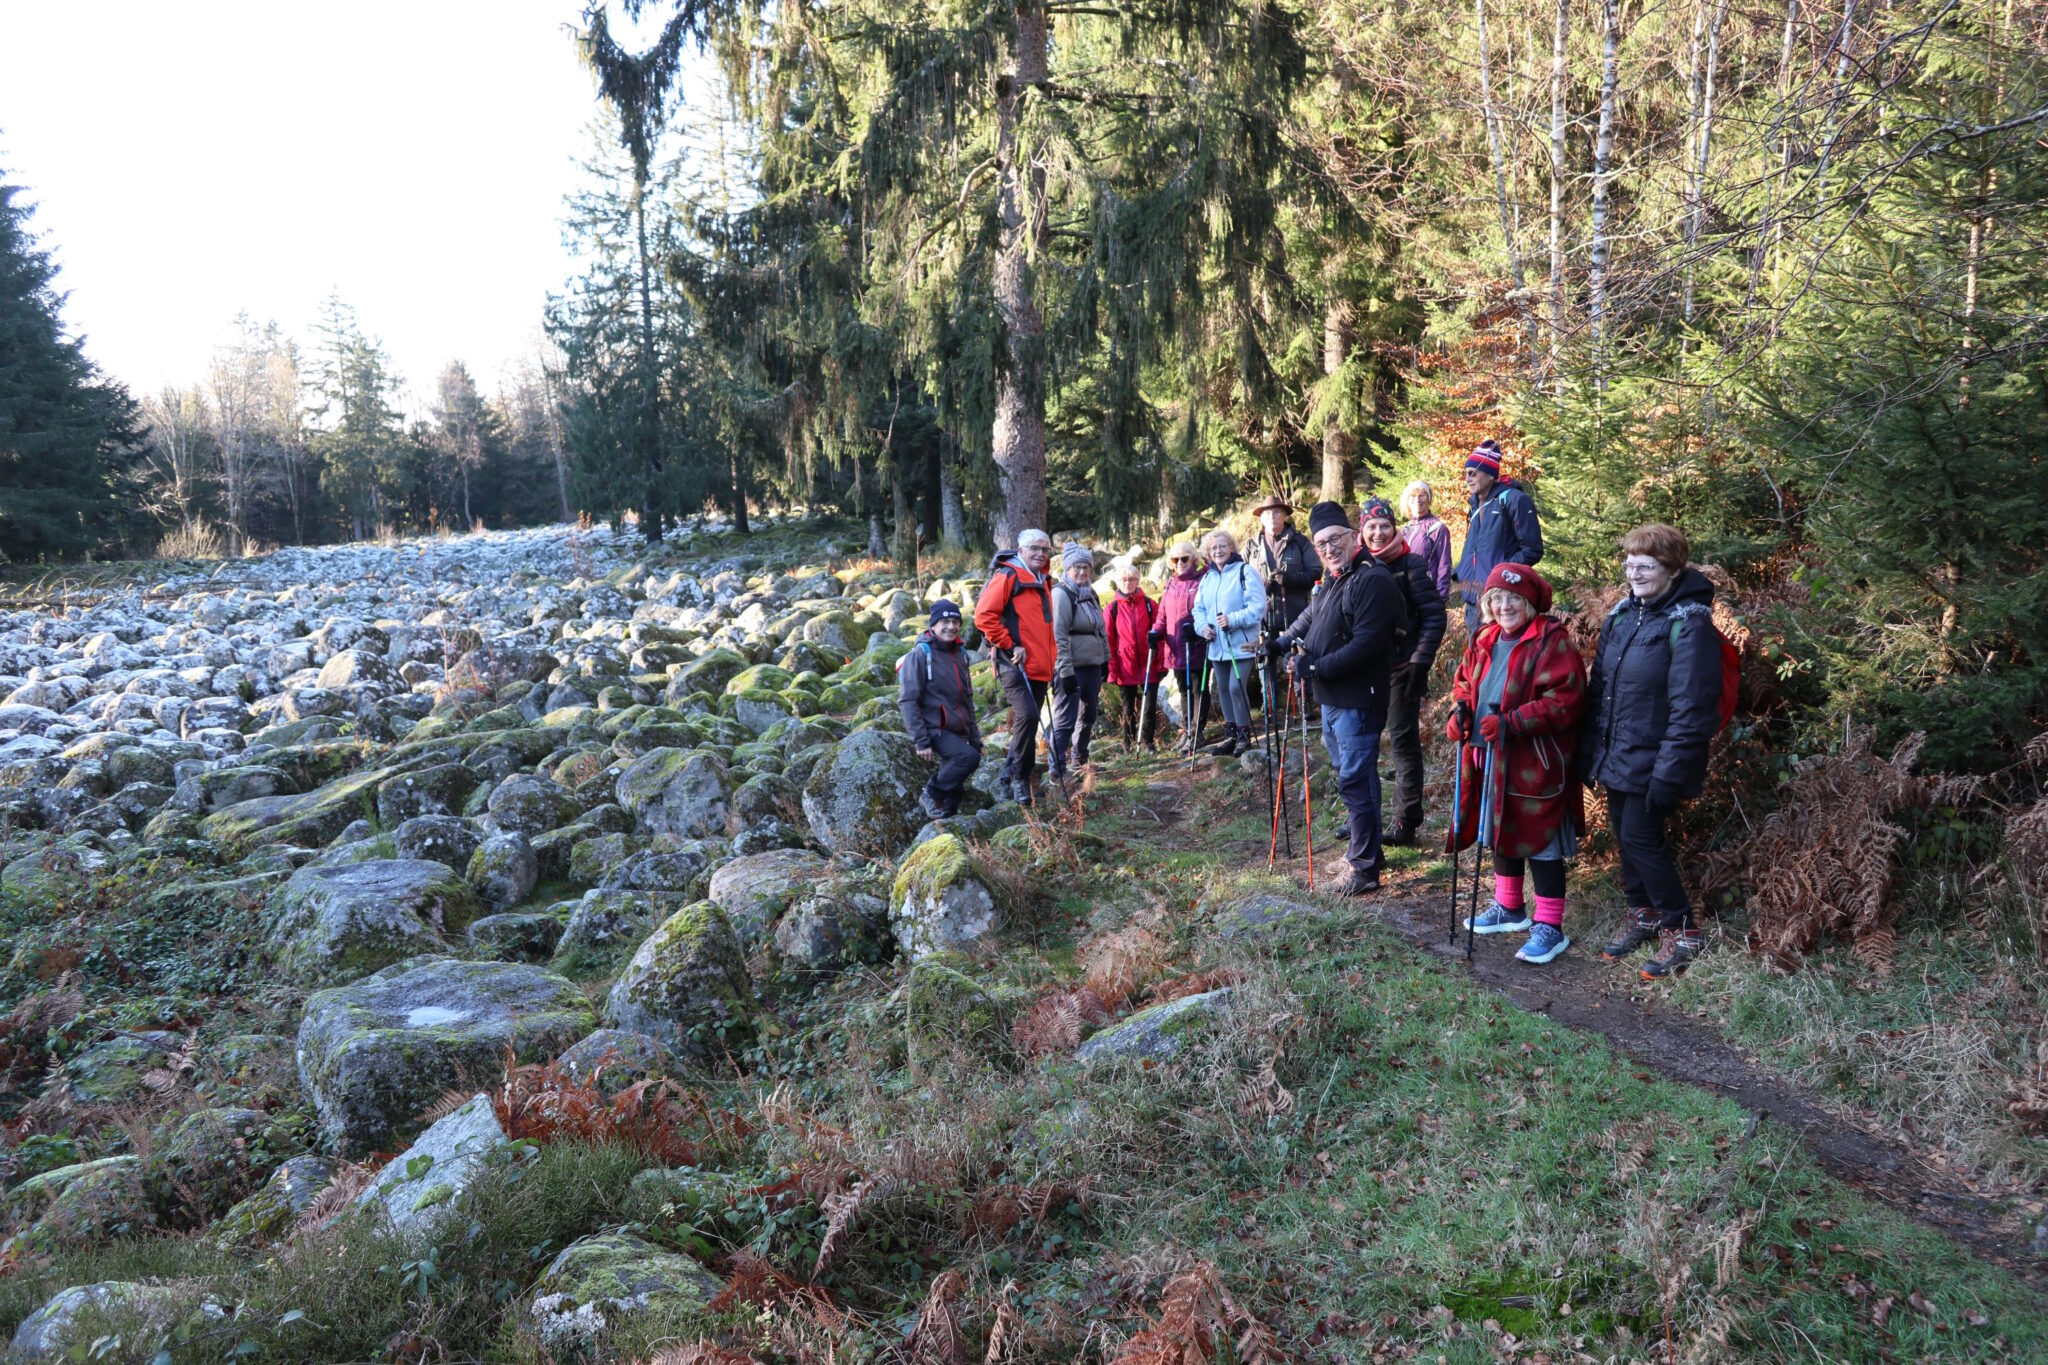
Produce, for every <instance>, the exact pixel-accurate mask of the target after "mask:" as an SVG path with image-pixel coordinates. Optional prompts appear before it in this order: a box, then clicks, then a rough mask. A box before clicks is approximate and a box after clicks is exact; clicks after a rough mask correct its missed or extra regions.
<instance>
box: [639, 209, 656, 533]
mask: <svg viewBox="0 0 2048 1365" xmlns="http://www.w3.org/2000/svg"><path fill="white" fill-rule="evenodd" d="M633 235H634V238H635V240H636V242H637V244H638V247H639V253H640V260H639V266H640V420H639V421H638V422H635V423H634V424H633V439H634V442H635V444H637V445H638V446H639V447H640V450H639V455H640V466H641V470H642V472H643V474H644V475H645V476H646V482H645V483H644V484H642V485H641V490H640V534H641V535H642V536H644V537H646V538H647V539H648V540H660V539H661V533H662V525H661V517H662V512H661V495H660V485H659V480H660V478H661V388H660V383H659V380H658V377H657V376H656V374H655V372H654V369H655V367H654V291H653V288H652V287H651V286H650V285H649V283H648V271H647V177H646V176H645V175H644V174H641V175H636V176H635V177H634V181H633Z"/></svg>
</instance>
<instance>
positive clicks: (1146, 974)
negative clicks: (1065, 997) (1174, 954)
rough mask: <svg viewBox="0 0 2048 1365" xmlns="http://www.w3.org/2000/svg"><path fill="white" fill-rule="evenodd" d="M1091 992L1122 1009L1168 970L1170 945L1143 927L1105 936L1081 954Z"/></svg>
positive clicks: (1096, 940) (1120, 930) (1091, 942)
mask: <svg viewBox="0 0 2048 1365" xmlns="http://www.w3.org/2000/svg"><path fill="white" fill-rule="evenodd" d="M1078 956H1079V958H1080V962H1081V970H1082V972H1083V973H1084V974H1085V977H1086V981H1087V986H1088V989H1089V990H1091V991H1094V992H1095V995H1096V997H1097V998H1098V999H1099V1000H1101V1001H1102V1003H1103V1004H1104V1005H1106V1006H1107V1007H1109V1008H1110V1009H1112V1010H1118V1009H1122V1008H1123V1007H1124V1006H1125V1005H1128V1004H1129V1003H1130V1002H1131V1001H1132V999H1134V998H1135V997H1136V996H1137V994H1138V992H1139V990H1141V989H1142V988H1143V987H1144V986H1145V984H1146V983H1147V982H1149V981H1152V980H1154V979H1155V978H1157V977H1158V976H1159V974H1160V973H1161V972H1162V971H1163V970H1164V969H1165V966H1166V956H1167V952H1166V945H1165V943H1163V942H1162V941H1161V940H1160V937H1159V935H1157V934H1155V933H1153V932H1152V930H1150V929H1148V928H1146V927H1145V926H1144V925H1141V924H1134V925H1131V926H1129V927H1127V928H1123V929H1119V930H1117V931H1116V932H1115V933H1112V934H1103V935H1101V936H1099V937H1097V938H1092V939H1090V940H1088V942H1086V943H1084V944H1082V945H1081V950H1080V952H1079V954H1078Z"/></svg>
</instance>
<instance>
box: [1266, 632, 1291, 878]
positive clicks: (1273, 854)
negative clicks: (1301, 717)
mask: <svg viewBox="0 0 2048 1365" xmlns="http://www.w3.org/2000/svg"><path fill="white" fill-rule="evenodd" d="M1280 673H1281V670H1280V669H1278V668H1276V667H1271V666H1269V667H1268V668H1267V670H1266V739H1265V744H1266V793H1267V798H1268V804H1270V805H1271V806H1272V808H1273V838H1272V842H1270V843H1269V844H1268V845H1267V846H1266V870H1267V871H1268V872H1271V871H1272V870H1273V865H1274V863H1275V862H1276V861H1277V860H1278V857H1279V853H1280V845H1281V842H1282V841H1283V840H1285V842H1286V845H1287V857H1288V858H1289V859H1290V860H1292V859H1293V857H1294V822H1293V821H1291V820H1289V819H1288V818H1287V727H1288V725H1289V724H1290V723H1291V722H1292V721H1293V719H1294V689H1293V688H1292V687H1288V688H1287V689H1285V691H1284V692H1283V690H1282V688H1281V686H1280ZM1276 710H1277V711H1278V712H1279V716H1280V723H1279V724H1278V725H1275V724H1274V723H1273V715H1274V712H1275V711H1276Z"/></svg>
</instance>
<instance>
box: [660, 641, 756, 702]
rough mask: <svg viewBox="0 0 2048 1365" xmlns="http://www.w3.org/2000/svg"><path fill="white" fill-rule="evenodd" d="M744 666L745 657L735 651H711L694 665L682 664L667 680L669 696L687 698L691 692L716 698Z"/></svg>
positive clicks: (745, 664) (745, 663)
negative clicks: (708, 694) (707, 694)
mask: <svg viewBox="0 0 2048 1365" xmlns="http://www.w3.org/2000/svg"><path fill="white" fill-rule="evenodd" d="M746 666H747V660H746V657H745V656H744V655H742V654H740V653H739V652H738V651H737V650H731V649H714V650H711V651H710V652H709V653H707V654H704V655H703V656H702V657H700V658H699V659H698V660H697V661H696V662H695V663H689V664H684V665H683V666H682V668H681V669H679V670H678V671H677V672H676V673H675V674H674V675H672V676H671V677H670V678H669V687H668V690H669V694H670V695H671V696H672V697H687V696H688V695H690V694H691V693H692V692H709V693H711V694H712V695H713V696H716V695H717V694H719V693H720V692H723V691H725V685H726V684H727V683H729V682H731V681H732V680H733V679H734V678H735V677H737V676H738V675H739V674H740V672H741V671H742V670H743V669H745V668H746Z"/></svg>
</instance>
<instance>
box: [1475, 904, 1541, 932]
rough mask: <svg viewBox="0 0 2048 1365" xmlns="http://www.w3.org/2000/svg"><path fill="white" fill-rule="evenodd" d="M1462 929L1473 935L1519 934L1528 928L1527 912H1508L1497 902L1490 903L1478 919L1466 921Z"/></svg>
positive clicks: (1523, 910) (1508, 910) (1524, 910)
mask: <svg viewBox="0 0 2048 1365" xmlns="http://www.w3.org/2000/svg"><path fill="white" fill-rule="evenodd" d="M1464 927H1465V928H1467V929H1470V930H1471V931H1472V932H1473V933H1475V934H1519V933H1521V932H1522V931H1524V930H1525V929H1527V928H1528V927H1529V912H1528V910H1526V909H1522V910H1510V909H1508V908H1507V907H1506V906H1505V905H1502V904H1501V903H1500V902H1499V901H1492V902H1490V903H1489V904H1488V905H1487V907H1486V908H1485V909H1484V910H1481V911H1480V912H1479V918H1478V919H1476V920H1472V919H1468V920H1466V921H1465V926H1464Z"/></svg>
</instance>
